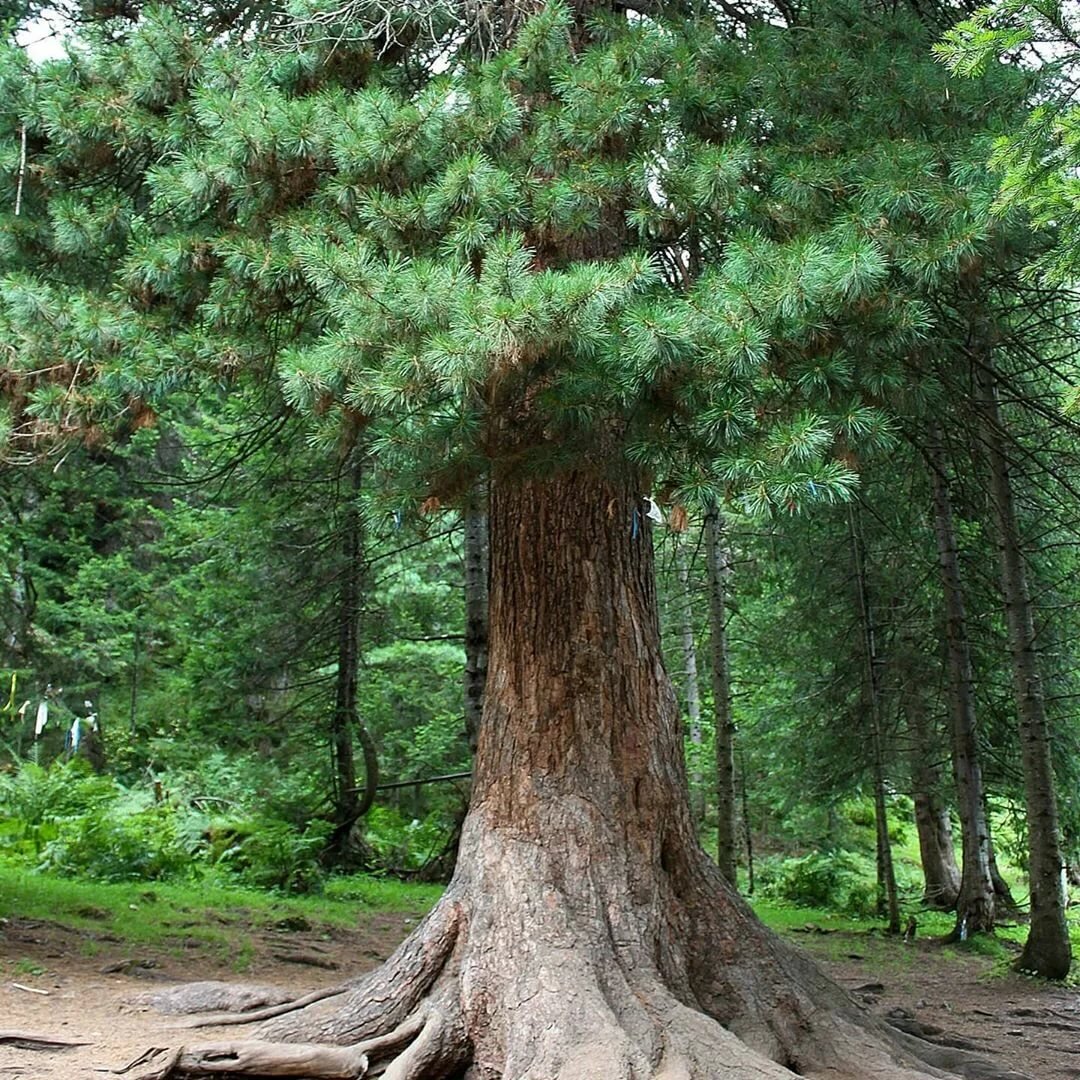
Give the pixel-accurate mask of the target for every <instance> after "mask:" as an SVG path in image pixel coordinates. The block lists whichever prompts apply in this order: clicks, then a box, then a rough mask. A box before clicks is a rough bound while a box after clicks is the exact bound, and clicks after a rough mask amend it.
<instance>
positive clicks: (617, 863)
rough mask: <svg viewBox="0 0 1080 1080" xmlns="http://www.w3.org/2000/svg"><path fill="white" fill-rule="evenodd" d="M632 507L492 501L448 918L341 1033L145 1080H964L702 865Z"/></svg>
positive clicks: (351, 1004)
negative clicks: (481, 636)
mask: <svg viewBox="0 0 1080 1080" xmlns="http://www.w3.org/2000/svg"><path fill="white" fill-rule="evenodd" d="M640 491H641V486H640V482H639V481H638V480H637V479H636V478H635V476H634V475H633V474H632V472H629V471H627V470H624V469H622V468H621V467H619V466H613V468H612V472H611V473H608V472H602V471H600V470H599V468H597V469H596V470H595V471H591V470H590V471H586V470H578V471H573V472H567V473H563V474H561V475H558V476H556V477H553V478H550V479H547V480H543V481H541V480H529V481H519V482H517V483H514V482H506V483H499V482H498V481H496V483H495V484H494V487H493V490H492V501H491V559H492V595H491V668H490V672H489V681H488V689H487V694H486V703H485V711H484V720H483V723H482V725H481V731H480V740H479V746H478V752H477V760H476V771H475V782H474V791H473V800H472V804H471V807H470V811H469V815H468V818H467V820H466V822H465V826H464V830H463V837H462V843H461V855H460V858H459V861H458V866H457V870H456V872H455V875H454V878H453V881H452V882H451V884H450V886H449V888H448V889H447V892H446V894H445V895H444V897H443V899H442V901H441V902H440V903H439V904H438V905H437V906H436V908H435V909H434V910H433V911H432V913H431V914H430V915H429V916H428V917H427V919H425V920H424V922H423V923H422V924H421V925H420V927H419V928H418V929H417V930H416V932H415V933H414V934H413V935H412V936H411V937H410V938H409V939H408V940H406V941H405V942H404V943H403V944H402V946H401V947H400V948H399V949H398V951H397V952H396V953H395V954H394V956H393V957H391V958H390V960H389V961H387V963H386V964H385V965H384V966H383V967H382V968H380V969H379V970H378V971H376V972H373V973H372V974H371V975H369V976H366V977H365V978H364V979H362V980H360V981H358V982H357V983H356V984H354V985H353V986H352V988H351V989H350V990H349V991H348V993H347V994H346V995H345V996H344V997H343V998H342V1004H341V1007H340V1008H339V1009H338V1010H337V1011H336V1012H334V1013H331V1014H329V1015H327V1014H326V1013H325V1012H320V1013H317V1014H315V1015H309V1014H308V1013H306V1012H298V1013H294V1014H292V1015H290V1016H286V1017H282V1018H279V1019H277V1020H275V1021H272V1022H271V1023H270V1024H269V1025H267V1026H265V1027H264V1028H263V1029H262V1031H261V1032H260V1038H261V1039H262V1040H263V1041H262V1042H259V1043H257V1044H256V1047H255V1048H254V1049H251V1050H248V1049H243V1048H242V1047H243V1046H244V1044H241V1046H240V1047H237V1046H236V1045H235V1044H234V1045H231V1046H229V1047H227V1048H225V1049H224V1050H222V1049H220V1048H219V1049H212V1050H210V1051H207V1050H206V1049H205V1048H204V1049H203V1050H199V1049H194V1050H185V1051H183V1052H182V1053H181V1054H180V1055H179V1056H176V1057H175V1060H174V1061H170V1062H167V1063H166V1066H167V1067H166V1068H164V1069H161V1068H159V1069H157V1070H156V1071H155V1073H154V1074H153V1075H155V1076H158V1077H166V1076H167V1077H193V1076H203V1075H216V1074H217V1073H220V1072H229V1073H232V1074H234V1075H236V1074H240V1075H248V1076H252V1075H268V1074H269V1075H273V1073H268V1072H267V1064H268V1063H272V1062H273V1061H274V1060H275V1059H274V1057H273V1053H274V1051H273V1048H272V1047H268V1045H267V1042H266V1041H265V1040H273V1042H280V1040H285V1041H286V1042H287V1043H289V1044H293V1043H301V1044H304V1049H302V1050H301V1051H299V1053H300V1054H308V1053H312V1051H310V1050H309V1049H308V1048H309V1047H310V1046H311V1045H312V1044H315V1045H317V1046H324V1045H329V1046H331V1047H342V1048H346V1053H345V1055H344V1056H340V1055H331V1058H332V1060H331V1059H330V1058H321V1059H319V1060H320V1068H322V1067H323V1064H325V1068H326V1069H329V1070H332V1069H334V1068H337V1067H338V1066H339V1064H340V1062H341V1061H343V1060H346V1058H347V1059H348V1060H347V1061H346V1064H349V1063H352V1062H355V1061H356V1057H355V1054H356V1053H360V1054H362V1055H363V1056H364V1057H365V1058H366V1059H367V1063H366V1064H365V1065H364V1069H365V1070H366V1072H364V1073H359V1074H358V1075H365V1074H367V1072H370V1073H375V1072H378V1071H379V1070H381V1069H383V1068H385V1069H386V1072H385V1075H386V1076H389V1077H393V1078H396V1080H410V1078H415V1080H438V1078H440V1077H446V1078H458V1077H468V1078H469V1080H496V1078H500V1080H526V1078H528V1080H749V1078H751V1077H753V1078H755V1080H780V1078H788V1080H790V1078H791V1077H792V1076H793V1075H802V1076H818V1077H822V1078H824V1077H829V1078H831V1080H840V1078H844V1077H846V1078H850V1080H855V1078H859V1080H869V1078H879V1080H883V1078H889V1080H916V1078H920V1080H926V1078H927V1077H930V1076H940V1075H941V1074H940V1073H939V1072H937V1071H935V1070H934V1069H933V1068H931V1067H930V1066H929V1065H927V1064H925V1063H926V1062H927V1061H936V1062H939V1063H942V1064H945V1063H946V1057H943V1056H942V1055H948V1057H947V1061H948V1065H949V1067H955V1068H958V1069H962V1070H964V1071H965V1072H967V1073H968V1074H969V1075H976V1073H975V1072H972V1071H971V1068H974V1066H972V1067H971V1068H969V1065H970V1061H969V1059H968V1058H965V1057H963V1056H962V1055H961V1056H960V1057H959V1058H957V1057H955V1056H952V1055H954V1054H955V1052H954V1051H948V1052H946V1051H944V1050H942V1049H941V1048H935V1047H931V1046H929V1045H927V1044H925V1043H921V1042H919V1041H918V1040H914V1039H911V1038H910V1037H908V1036H903V1035H899V1034H896V1033H894V1032H890V1030H889V1029H886V1028H885V1027H884V1026H883V1025H882V1024H881V1023H880V1022H878V1021H877V1020H875V1019H874V1018H873V1017H871V1016H870V1015H869V1014H868V1013H866V1012H865V1011H864V1010H863V1009H861V1008H860V1007H859V1006H857V1005H855V1004H854V1003H853V1002H852V1001H851V1000H850V999H849V998H848V997H847V995H846V994H844V993H843V991H841V990H840V989H839V988H838V987H836V986H835V985H833V984H832V983H831V982H829V981H828V980H827V979H826V978H825V977H824V976H823V975H821V974H820V973H819V972H818V971H817V969H816V968H814V967H813V965H811V964H810V963H809V962H808V961H807V960H805V959H803V958H802V957H801V956H800V955H799V954H797V953H795V952H793V951H792V950H791V949H789V948H787V947H785V946H784V945H782V944H781V943H780V942H779V941H778V939H776V938H775V937H774V936H773V935H771V934H770V933H769V932H768V931H767V930H765V929H764V927H762V926H761V924H760V923H759V922H758V921H757V920H756V918H755V917H754V915H753V914H752V913H751V912H750V910H749V909H748V908H747V907H746V906H745V904H744V903H743V902H742V900H741V899H740V898H739V897H738V895H737V894H736V893H735V892H734V890H733V889H731V888H730V886H728V885H727V884H726V883H725V882H724V880H723V878H722V877H721V876H720V874H719V872H718V871H717V868H716V866H715V864H714V863H712V861H711V860H709V859H708V857H707V856H706V855H705V854H704V852H703V851H702V850H701V849H700V847H699V846H698V844H697V841H696V837H695V833H694V827H693V821H692V818H691V814H690V808H689V803H688V799H687V783H686V766H685V760H684V755H683V740H682V724H681V718H680V715H679V709H678V705H677V702H676V699H675V695H674V693H673V691H672V688H671V684H670V682H669V680H668V678H667V676H666V674H665V672H664V670H663V666H662V662H661V654H660V642H659V631H658V625H657V610H656V598H655V594H654V579H653V566H652V550H651V541H650V537H649V535H648V532H647V531H646V530H645V529H642V528H638V529H634V528H633V525H632V522H633V520H634V515H635V513H637V514H640V510H641V504H640ZM639 521H640V517H639ZM289 1053H290V1051H289V1050H288V1049H284V1050H283V1051H282V1055H281V1060H282V1062H284V1061H286V1060H287V1059H288V1054H289ZM350 1053H352V1054H353V1055H354V1056H352V1057H349V1054H350ZM245 1055H249V1056H248V1057H245ZM245 1061H247V1062H248V1064H244V1062H245ZM210 1064H213V1067H214V1071H211V1070H210V1068H209V1065H210ZM284 1067H285V1066H284V1065H282V1066H281V1068H284ZM256 1068H258V1069H261V1070H262V1072H261V1073H256V1072H255V1071H254V1070H255V1069H256ZM278 1075H289V1074H288V1073H281V1072H279V1073H278ZM306 1075H310V1076H318V1075H324V1076H326V1075H330V1076H332V1075H335V1074H334V1073H333V1072H332V1071H329V1072H327V1071H323V1072H322V1073H319V1072H314V1071H309V1073H308V1074H306ZM984 1075H996V1076H1005V1075H1006V1074H1003V1073H995V1072H993V1071H991V1072H989V1073H985V1074H984Z"/></svg>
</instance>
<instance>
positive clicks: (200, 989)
mask: <svg viewBox="0 0 1080 1080" xmlns="http://www.w3.org/2000/svg"><path fill="white" fill-rule="evenodd" d="M343 989H344V988H343V987H335V988H334V990H331V991H329V992H327V991H317V992H316V993H319V994H321V995H322V996H324V997H325V996H329V995H330V994H333V993H340V992H341V991H342V990H343ZM314 1000H321V999H314V998H313V997H312V995H305V997H303V998H299V999H298V998H297V997H296V995H295V994H291V993H289V991H288V990H283V989H281V987H279V986H256V985H253V984H251V983H227V982H216V981H204V982H189V983H182V984H181V985H179V986H169V987H165V988H164V989H161V990H154V991H152V992H150V993H146V994H139V995H137V996H136V997H133V998H130V999H129V1000H128V1001H127V1002H126V1004H128V1005H130V1006H132V1007H134V1008H136V1009H153V1010H154V1011H155V1012H159V1013H165V1014H166V1015H168V1016H184V1015H190V1014H193V1013H230V1014H244V1015H243V1017H242V1018H243V1021H244V1023H251V1022H252V1021H253V1020H258V1019H270V1018H269V1017H268V1016H266V1014H265V1012H264V1010H265V1009H268V1008H277V1007H278V1006H279V1005H290V1006H292V1007H293V1008H303V1007H304V1005H308V1004H312V1003H313V1001H314Z"/></svg>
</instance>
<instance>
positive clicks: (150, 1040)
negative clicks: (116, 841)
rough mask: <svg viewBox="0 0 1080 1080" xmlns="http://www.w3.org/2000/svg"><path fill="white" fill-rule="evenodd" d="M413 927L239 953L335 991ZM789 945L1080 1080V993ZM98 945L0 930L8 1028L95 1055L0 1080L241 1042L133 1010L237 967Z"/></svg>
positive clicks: (923, 961) (57, 928) (1044, 1079)
mask: <svg viewBox="0 0 1080 1080" xmlns="http://www.w3.org/2000/svg"><path fill="white" fill-rule="evenodd" d="M416 917H417V916H416V915H411V916H406V915H385V914H384V915H374V916H372V915H365V916H363V919H362V921H361V922H358V924H357V926H356V928H355V929H341V928H320V927H306V926H303V925H301V926H297V925H295V924H289V925H282V926H279V927H277V928H275V929H272V930H269V931H266V930H264V931H254V932H251V931H249V932H248V933H246V934H245V935H244V942H245V944H244V948H245V950H250V949H251V947H252V944H253V945H254V952H253V954H252V955H251V957H250V963H249V964H248V966H247V969H246V970H245V972H244V974H243V976H242V979H243V981H245V982H254V983H260V984H268V985H273V986H280V987H283V988H285V989H287V990H289V991H291V992H294V993H296V994H300V993H304V992H306V991H308V990H311V989H315V988H317V987H321V986H328V985H332V984H334V983H336V982H338V981H340V980H341V979H343V978H348V977H349V976H352V975H356V974H359V973H361V972H363V971H366V970H368V969H369V968H371V967H373V966H374V965H375V964H376V963H377V962H378V961H379V960H380V959H382V958H383V957H385V956H386V955H388V954H389V952H390V951H391V950H392V949H393V948H394V946H395V945H396V944H397V943H398V941H400V940H401V938H402V937H403V936H404V935H405V934H406V933H407V932H408V931H409V929H410V928H411V926H412V925H413V922H414V921H415V918H416ZM792 936H793V939H794V940H795V941H796V943H797V944H798V945H800V946H801V947H803V948H805V949H806V950H807V951H809V952H810V953H812V954H813V955H814V956H815V957H816V958H817V959H818V960H819V961H820V962H821V963H822V964H823V965H824V966H825V967H826V968H827V969H828V970H829V971H830V973H831V974H832V976H833V977H834V978H835V979H837V980H838V981H839V982H841V983H842V984H843V985H844V986H846V987H848V988H849V989H851V990H852V991H853V992H855V994H856V996H857V997H859V998H861V999H862V1000H863V1001H865V1002H866V1004H867V1005H868V1007H870V1008H872V1009H873V1010H874V1011H876V1012H881V1013H885V1012H888V1011H889V1010H897V1009H899V1010H903V1012H904V1013H905V1014H906V1015H907V1016H909V1017H913V1018H915V1019H917V1020H918V1021H919V1022H921V1023H922V1024H924V1025H932V1026H934V1027H938V1028H941V1029H944V1030H945V1031H946V1032H947V1033H948V1034H949V1035H950V1036H959V1037H961V1038H963V1039H966V1040H968V1041H970V1042H971V1043H973V1044H976V1045H977V1046H978V1047H979V1048H980V1049H981V1050H982V1051H983V1052H984V1053H986V1054H987V1055H988V1056H991V1057H994V1058H997V1059H999V1060H1001V1061H1003V1062H1007V1063H1009V1064H1010V1065H1011V1066H1012V1067H1014V1068H1016V1069H1019V1070H1023V1071H1026V1072H1027V1073H1029V1074H1030V1075H1032V1076H1034V1077H1036V1078H1038V1080H1080V991H1077V990H1073V989H1064V988H1060V987H1047V986H1044V985H1040V984H1038V983H1034V982H1031V981H1028V980H1025V979H1021V978H1019V977H1017V976H1006V977H991V971H992V969H993V967H994V962H993V961H992V960H988V959H986V958H985V957H980V956H972V955H962V956H957V955H956V954H954V953H949V952H946V951H945V950H943V949H942V948H941V947H940V946H938V945H937V944H936V943H935V942H932V941H921V942H916V943H914V944H913V945H909V946H902V945H900V944H898V943H893V942H886V941H882V940H880V939H877V938H874V937H867V936H865V935H854V934H845V933H831V934H827V935H824V934H823V935H817V934H814V933H808V934H795V935H792ZM101 937H102V936H98V937H97V938H95V937H94V935H92V934H87V933H85V932H82V931H76V930H72V929H71V928H69V927H65V926H61V925H59V924H56V923H48V922H42V921H38V920H20V919H11V920H6V921H5V920H0V1029H12V1028H17V1029H25V1030H29V1031H34V1032H39V1033H46V1034H50V1035H58V1036H61V1037H64V1038H70V1039H83V1040H86V1041H87V1042H88V1043H89V1044H90V1045H88V1046H85V1047H78V1048H75V1049H71V1050H65V1051H62V1052H41V1051H31V1050H24V1049H18V1048H15V1047H11V1046H0V1080H7V1078H9V1077H13V1078H16V1080H39V1078H40V1080H83V1078H88V1080H89V1078H93V1080H101V1078H102V1077H106V1076H108V1075H109V1073H108V1072H104V1071H99V1070H108V1069H111V1068H116V1067H118V1066H120V1065H123V1064H126V1063H127V1062H130V1061H132V1060H133V1059H134V1058H136V1057H137V1056H138V1055H139V1054H141V1053H142V1052H143V1051H144V1050H146V1049H147V1048H148V1047H151V1046H166V1045H176V1044H177V1043H181V1042H184V1041H188V1042H206V1041H214V1040H216V1039H219V1038H231V1037H235V1036H236V1035H237V1034H238V1033H242V1032H243V1031H244V1029H243V1028H239V1029H238V1028H220V1029H215V1028H207V1029H204V1030H201V1031H198V1032H184V1031H182V1030H179V1025H180V1023H181V1022H182V1021H181V1019H180V1018H172V1017H163V1016H160V1015H158V1014H157V1013H154V1012H150V1011H144V1010H143V1009H141V1008H139V1007H138V1006H134V1005H132V1004H131V1001H132V999H134V998H136V997H138V996H139V995H140V994H145V993H147V992H148V991H152V990H154V989H156V988H160V987H162V986H165V985H168V984H170V983H173V982H182V981H189V980H197V979H222V980H226V981H237V980H238V979H239V978H241V977H240V976H238V975H237V973H236V971H235V970H234V969H233V968H232V967H231V966H230V965H229V964H228V963H223V962H222V961H221V960H220V958H217V959H215V958H214V957H212V956H208V955H206V953H205V952H204V951H203V950H201V949H198V948H195V947H191V948H189V949H187V950H184V949H177V950H171V951H169V950H160V949H159V950H154V949H132V947H131V946H128V945H125V944H123V943H121V942H116V941H109V940H101ZM106 937H107V936H106ZM16 984H21V986H23V987H28V988H29V989H19V988H18V987H17V986H16ZM33 990H39V991H41V990H43V991H46V992H47V993H33V992H32V991H33ZM324 1007H326V1008H332V1007H333V1003H332V1002H328V1003H326V1005H325V1006H324Z"/></svg>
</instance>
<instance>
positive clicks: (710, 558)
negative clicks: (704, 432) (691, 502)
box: [705, 503, 738, 885]
mask: <svg viewBox="0 0 1080 1080" xmlns="http://www.w3.org/2000/svg"><path fill="white" fill-rule="evenodd" d="M728 561H729V560H728V557H727V549H726V546H725V543H724V523H723V519H722V518H721V516H720V510H719V508H718V507H717V506H716V504H715V503H713V504H712V505H711V506H710V507H709V509H708V510H707V511H706V514H705V562H706V566H707V567H708V578H709V650H710V660H711V668H712V692H713V711H714V713H715V716H716V863H717V866H719V867H720V873H721V874H722V875H723V876H724V879H725V880H726V881H730V882H731V884H732V885H736V884H737V883H738V876H737V875H738V871H737V869H736V858H735V719H734V716H733V714H732V708H731V666H730V663H729V660H728V643H727V573H728Z"/></svg>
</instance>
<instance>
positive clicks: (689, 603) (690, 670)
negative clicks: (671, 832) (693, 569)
mask: <svg viewBox="0 0 1080 1080" xmlns="http://www.w3.org/2000/svg"><path fill="white" fill-rule="evenodd" d="M675 571H676V574H677V575H678V579H679V643H680V645H681V646H682V663H683V695H684V698H685V700H686V717H687V720H688V723H689V734H690V743H691V746H692V747H693V748H694V756H693V764H692V766H691V770H690V805H691V807H692V808H693V810H694V817H695V819H696V820H697V821H701V820H702V819H703V818H704V817H705V811H706V806H707V804H706V798H705V779H704V776H703V775H702V771H701V746H702V742H703V740H702V734H701V692H700V689H699V687H698V667H697V645H696V643H695V640H694V602H693V595H694V594H693V590H692V588H691V586H690V564H689V562H688V561H687V558H686V548H685V546H684V545H683V543H682V540H681V538H678V539H677V540H676V543H675Z"/></svg>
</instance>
